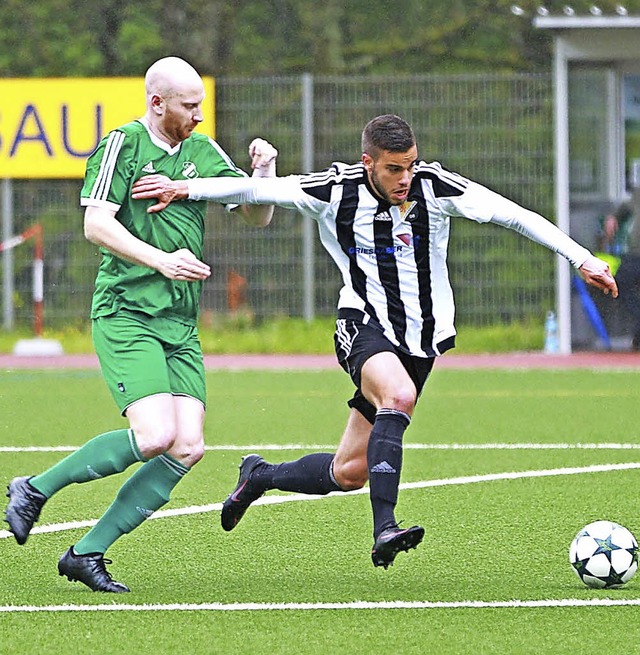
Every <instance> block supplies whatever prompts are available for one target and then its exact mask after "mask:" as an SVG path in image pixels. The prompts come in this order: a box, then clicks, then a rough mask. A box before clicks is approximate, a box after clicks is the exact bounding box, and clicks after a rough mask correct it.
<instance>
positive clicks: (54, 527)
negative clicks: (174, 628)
mask: <svg viewBox="0 0 640 655" xmlns="http://www.w3.org/2000/svg"><path fill="white" fill-rule="evenodd" d="M632 469H640V462H628V463H624V464H593V465H591V466H579V467H570V468H556V469H542V470H537V471H510V472H506V473H487V474H484V475H468V476H462V477H457V478H443V479H439V480H422V481H420V482H404V483H402V484H401V485H400V489H401V490H403V489H404V490H408V489H426V488H428V487H447V486H455V485H462V484H475V483H478V482H496V481H499V480H519V479H523V478H544V477H553V476H558V475H580V474H582V473H607V472H610V471H628V470H632ZM368 493H369V489H368V487H364V488H363V489H357V490H356V491H348V492H332V493H330V494H328V495H327V496H319V495H310V494H288V495H286V496H278V495H270V496H263V497H262V498H259V499H258V500H256V501H255V502H254V503H253V505H254V506H255V505H279V504H281V503H291V502H308V501H311V500H322V499H323V498H328V497H334V498H344V497H346V496H356V495H361V494H368ZM220 509H222V503H211V504H208V505H192V506H191V507H178V508H176V509H166V510H159V511H157V512H154V514H152V515H151V516H150V517H149V520H151V519H160V518H167V517H172V516H186V515H188V514H205V513H207V512H215V511H219V510H220ZM97 522H98V520H97V519H89V520H85V521H69V522H66V523H52V524H50V525H37V526H36V527H34V528H33V530H31V534H32V535H34V534H45V533H48V532H64V531H67V530H75V529H79V528H90V527H92V526H94V525H95V524H96V523H97ZM10 537H13V535H12V534H11V532H9V531H8V530H0V539H8V538H10Z"/></svg>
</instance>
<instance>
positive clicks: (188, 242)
mask: <svg viewBox="0 0 640 655" xmlns="http://www.w3.org/2000/svg"><path fill="white" fill-rule="evenodd" d="M152 173H160V174H163V175H166V176H167V177H169V178H171V179H172V180H182V179H193V178H196V177H218V176H231V177H244V176H246V173H244V172H243V171H241V170H240V169H239V168H237V167H236V166H235V165H234V163H233V162H232V161H231V159H230V158H229V157H228V156H227V154H226V153H225V152H224V151H223V150H222V149H221V148H220V146H218V144H217V143H216V142H215V141H214V140H213V139H210V138H209V137H207V136H205V135H203V134H198V133H196V132H194V133H192V134H191V136H189V138H187V139H186V140H185V141H183V142H182V143H180V144H178V145H177V146H175V147H173V148H172V147H171V146H169V144H167V143H164V142H163V141H161V140H160V139H158V138H157V137H156V136H155V135H154V134H152V133H151V132H150V130H149V128H148V126H147V124H146V122H145V120H144V119H141V120H137V121H133V122H132V123H128V124H127V125H124V126H122V127H120V128H118V129H116V130H114V131H112V132H110V133H109V134H108V135H107V136H106V137H104V139H102V141H101V142H100V144H99V145H98V147H97V148H96V150H95V151H94V152H93V153H92V154H91V155H90V157H89V159H88V161H87V172H86V175H85V179H84V185H83V187H82V191H81V194H80V204H81V205H83V206H97V207H104V208H106V209H109V210H111V211H115V212H116V219H117V220H119V221H120V223H122V225H124V227H125V228H127V230H128V231H129V232H131V234H133V235H134V236H136V237H138V238H139V239H141V240H142V241H145V242H146V243H149V244H151V245H153V246H155V247H156V248H159V249H160V250H163V251H165V252H174V251H176V250H179V249H181V248H187V249H189V250H190V251H191V252H192V253H193V254H194V255H195V256H196V257H197V258H198V259H202V250H203V240H204V226H205V214H206V209H207V202H206V201H191V200H187V201H184V202H175V203H171V204H170V205H169V206H168V207H167V208H166V209H163V210H162V211H161V212H159V213H155V214H147V207H149V206H151V205H152V204H154V202H153V201H149V200H133V199H132V198H131V187H132V185H133V183H134V182H135V181H136V180H138V179H139V178H140V177H142V176H143V175H147V174H152ZM101 252H102V261H101V263H100V268H99V270H98V275H97V277H96V288H95V293H94V295H93V302H92V306H91V318H97V317H98V316H109V315H111V314H115V313H116V312H117V311H118V310H119V309H128V310H132V311H137V312H142V313H144V314H147V315H149V316H162V317H164V318H168V319H173V320H176V321H179V322H181V323H185V324H187V325H194V324H195V323H196V320H197V316H198V304H199V300H200V292H201V289H202V282H185V281H177V280H169V279H168V278H166V277H164V275H162V274H161V273H158V272H157V271H156V270H154V269H151V268H148V267H146V266H140V265H136V264H132V263H130V262H128V261H126V260H124V259H121V258H119V257H117V256H116V255H113V254H111V253H110V252H109V251H108V250H106V249H104V248H101Z"/></svg>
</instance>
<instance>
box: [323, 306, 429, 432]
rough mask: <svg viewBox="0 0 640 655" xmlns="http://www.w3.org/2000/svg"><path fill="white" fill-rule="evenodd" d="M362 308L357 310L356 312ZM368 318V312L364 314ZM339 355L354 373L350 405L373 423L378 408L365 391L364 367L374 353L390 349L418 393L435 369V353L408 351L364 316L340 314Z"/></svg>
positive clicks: (335, 336) (342, 364)
mask: <svg viewBox="0 0 640 655" xmlns="http://www.w3.org/2000/svg"><path fill="white" fill-rule="evenodd" d="M357 314H360V312H354V316H355V315H357ZM363 318H364V316H363ZM333 340H334V344H335V349H336V355H337V357H338V362H339V363H340V366H342V368H343V369H344V370H345V371H346V372H347V373H348V374H349V375H350V376H351V379H352V380H353V383H354V384H355V385H356V391H355V393H354V394H353V398H351V400H349V401H348V403H347V404H348V405H349V407H353V408H354V409H357V410H358V411H359V412H360V413H361V414H362V415H363V416H364V417H365V418H366V419H367V421H369V423H371V424H372V425H373V423H374V421H375V420H376V411H377V410H376V408H375V406H374V405H372V404H371V403H370V402H369V401H368V400H367V399H366V398H365V397H364V395H363V394H362V390H361V388H360V387H361V383H362V367H363V366H364V363H365V362H366V361H367V360H368V359H369V357H371V356H372V355H377V354H378V353H383V352H390V353H393V354H394V355H396V356H397V357H398V359H399V360H400V361H401V362H402V365H403V366H404V368H405V370H406V371H407V373H408V374H409V377H410V378H411V379H412V380H413V383H414V384H415V385H416V389H417V392H418V396H420V394H421V393H422V388H423V387H424V385H425V382H426V381H427V378H428V377H429V373H431V369H432V368H433V363H434V361H435V358H434V357H415V356H413V355H408V354H407V353H405V352H403V351H402V350H400V349H399V348H398V347H396V346H395V345H394V344H392V343H391V342H390V341H389V339H387V337H385V335H384V333H383V332H382V330H380V328H378V327H377V326H375V325H371V324H370V323H364V322H363V320H361V319H360V318H356V317H354V318H338V319H337V320H336V331H335V334H334V336H333Z"/></svg>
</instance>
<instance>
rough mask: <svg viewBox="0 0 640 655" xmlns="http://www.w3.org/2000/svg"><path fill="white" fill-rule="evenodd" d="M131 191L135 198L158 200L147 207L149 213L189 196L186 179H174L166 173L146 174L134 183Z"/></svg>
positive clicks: (158, 210)
mask: <svg viewBox="0 0 640 655" xmlns="http://www.w3.org/2000/svg"><path fill="white" fill-rule="evenodd" d="M131 191H132V193H131V197H132V198H133V199H134V200H157V201H158V202H157V203H156V204H155V205H152V206H151V207H149V208H148V209H147V213H148V214H153V213H155V212H160V211H162V210H163V209H164V208H165V207H167V206H168V205H169V203H171V202H173V201H174V200H185V199H186V198H188V197H189V187H188V185H187V181H186V180H175V181H174V180H170V179H169V178H168V177H166V176H165V175H145V176H144V177H141V178H140V179H139V180H138V181H137V182H135V183H134V185H133V187H132V189H131Z"/></svg>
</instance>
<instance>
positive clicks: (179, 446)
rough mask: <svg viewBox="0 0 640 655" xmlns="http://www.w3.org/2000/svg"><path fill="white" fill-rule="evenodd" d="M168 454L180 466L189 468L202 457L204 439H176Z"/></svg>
mask: <svg viewBox="0 0 640 655" xmlns="http://www.w3.org/2000/svg"><path fill="white" fill-rule="evenodd" d="M169 454H170V455H171V456H172V457H175V459H177V460H178V461H179V462H180V463H181V464H184V465H185V466H188V467H189V468H191V467H192V466H195V465H196V464H197V463H198V462H199V461H200V460H201V459H202V458H203V457H204V439H193V440H181V439H177V440H176V441H175V443H174V444H173V446H172V448H171V450H170V452H169Z"/></svg>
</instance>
